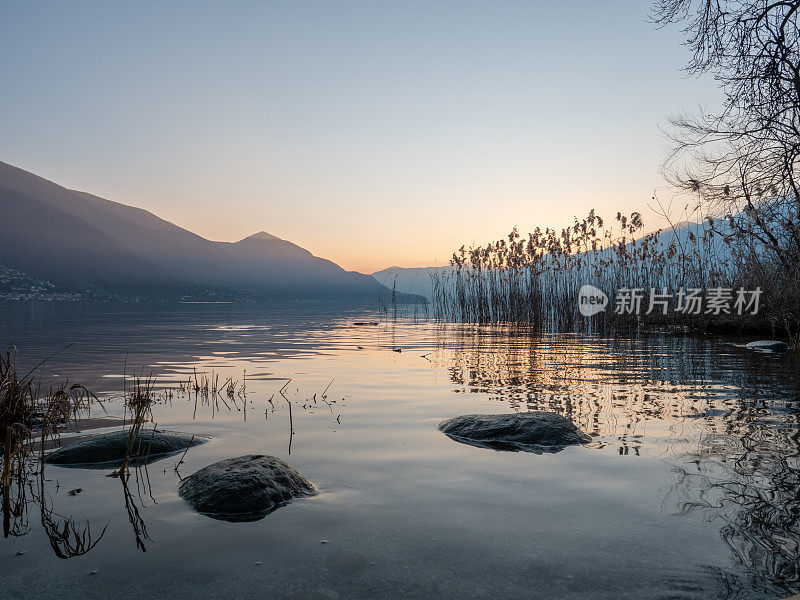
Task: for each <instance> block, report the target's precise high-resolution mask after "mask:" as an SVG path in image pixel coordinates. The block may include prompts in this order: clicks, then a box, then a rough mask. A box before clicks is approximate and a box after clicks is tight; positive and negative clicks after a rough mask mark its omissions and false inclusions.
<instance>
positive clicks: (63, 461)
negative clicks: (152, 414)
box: [45, 428, 207, 468]
mask: <svg viewBox="0 0 800 600" xmlns="http://www.w3.org/2000/svg"><path fill="white" fill-rule="evenodd" d="M128 437H129V432H128V431H127V430H124V429H121V430H119V431H113V432H111V433H104V434H100V435H93V436H90V437H86V438H81V439H79V440H77V441H75V442H71V443H68V444H67V445H66V446H63V447H62V448H59V449H58V450H55V451H53V452H51V453H50V454H48V455H47V456H46V457H45V462H48V463H50V464H53V465H59V466H62V467H83V468H105V467H118V466H120V465H122V463H123V462H124V460H125V451H126V448H127V446H128ZM193 437H194V439H192V438H193ZM206 441H207V440H205V439H204V438H201V437H197V436H192V435H190V434H187V433H179V432H177V431H163V430H160V429H152V428H149V429H142V430H141V431H140V432H139V435H138V437H137V440H136V441H135V442H134V445H133V452H132V453H131V458H130V462H129V464H130V465H131V466H134V465H137V464H138V465H141V464H147V463H151V462H154V461H156V460H159V459H162V458H165V457H167V456H171V455H173V454H177V453H178V452H184V451H186V449H187V448H188V447H189V444H190V443H191V445H192V446H197V445H198V444H202V443H204V442H206Z"/></svg>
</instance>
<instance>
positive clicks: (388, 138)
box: [0, 0, 719, 272]
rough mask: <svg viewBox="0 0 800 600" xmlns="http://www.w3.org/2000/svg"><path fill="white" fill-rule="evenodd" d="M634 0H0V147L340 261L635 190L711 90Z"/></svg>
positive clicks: (380, 261)
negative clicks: (673, 130) (681, 120)
mask: <svg viewBox="0 0 800 600" xmlns="http://www.w3.org/2000/svg"><path fill="white" fill-rule="evenodd" d="M648 10H649V7H648V2H646V1H643V0H626V1H614V2H596V1H587V2H577V1H576V2H568V3H567V2H534V1H532V0H527V1H521V2H494V1H492V2H489V1H486V2H468V1H463V0H459V1H453V2H445V1H433V2H431V1H424V2H376V1H364V2H333V1H325V2H258V3H256V2H241V3H238V2H225V3H221V2H219V3H203V2H195V1H193V2H169V3H161V2H152V3H150V2H136V3H107V2H100V1H98V2H68V3H67V2H52V3H48V2H35V3H29V2H18V1H16V0H15V1H5V0H0V80H1V81H2V84H1V85H2V93H0V160H2V161H4V162H8V163H11V164H14V165H16V166H19V167H22V168H24V169H26V170H29V171H32V172H34V173H36V174H38V175H41V176H43V177H46V178H48V179H52V180H54V181H56V182H57V183H60V184H62V185H65V186H67V187H70V188H75V189H81V190H85V191H89V192H92V193H94V194H97V195H99V196H103V197H105V198H108V199H110V200H115V201H118V202H123V203H125V204H131V205H135V206H139V207H142V208H145V209H147V210H150V211H153V212H155V213H156V214H158V215H159V216H161V217H164V218H166V219H168V220H170V221H173V222H175V223H177V224H179V225H181V226H183V227H186V228H188V229H191V230H192V231H195V232H197V233H199V234H201V235H203V236H205V237H209V238H211V239H215V240H236V239H239V238H242V237H245V236H247V235H249V234H251V233H253V232H256V231H259V230H262V229H263V230H266V231H269V232H270V233H273V234H275V235H277V236H279V237H282V238H285V239H288V240H291V241H293V242H295V243H297V244H299V245H301V246H303V247H305V248H308V249H309V250H311V251H312V252H314V253H315V254H317V255H319V256H324V257H326V258H329V259H331V260H334V261H336V262H337V263H339V264H340V265H342V266H343V267H345V268H348V269H356V270H360V271H363V272H372V271H374V270H378V269H381V268H383V267H387V266H390V265H401V266H429V265H435V264H444V263H446V261H447V259H448V257H449V255H450V253H451V252H452V251H453V250H454V249H455V248H457V247H458V246H460V245H461V244H464V243H466V244H469V243H473V242H475V243H485V242H487V241H490V240H493V239H496V238H498V237H500V236H503V235H504V234H506V233H507V232H508V231H509V230H510V229H511V227H512V226H514V225H516V226H518V227H519V229H520V230H521V231H527V230H529V229H532V228H533V227H535V226H536V225H541V226H556V227H560V226H562V225H565V224H568V223H569V222H571V220H572V217H573V216H583V215H585V214H586V213H587V212H588V210H589V209H591V208H593V207H594V208H596V209H597V211H598V212H599V213H600V214H601V215H609V216H610V215H613V214H615V213H616V211H617V210H624V211H631V210H636V209H640V210H642V211H643V213H644V215H645V221H646V223H647V222H648V219H650V222H652V223H653V224H654V225H655V223H654V222H653V221H654V220H655V217H653V216H651V214H650V213H649V211H648V210H647V209H646V203H647V202H648V201H649V199H650V197H651V195H652V191H653V189H654V188H659V189H662V190H663V191H662V192H661V194H662V196H664V197H665V198H666V199H669V196H670V195H671V192H670V191H669V190H668V189H664V188H665V183H664V182H663V180H662V178H661V175H660V174H659V165H660V163H661V161H662V159H663V158H664V156H665V147H666V140H665V138H664V136H663V134H662V133H661V132H660V131H659V125H664V124H665V121H666V117H667V116H668V115H670V114H674V113H677V112H681V111H689V112H695V111H697V110H698V109H699V107H700V106H701V105H705V106H716V105H717V104H718V102H719V92H718V91H717V89H716V86H715V85H714V82H713V81H709V80H698V79H694V78H687V77H686V76H685V75H684V74H683V73H682V72H681V71H680V68H681V67H682V65H684V64H685V63H686V61H687V59H688V53H687V50H686V49H685V48H683V47H681V46H680V41H681V39H682V34H681V32H680V31H678V30H676V29H667V30H658V29H656V27H655V26H654V25H653V24H652V23H650V22H649V21H648V18H647V17H648Z"/></svg>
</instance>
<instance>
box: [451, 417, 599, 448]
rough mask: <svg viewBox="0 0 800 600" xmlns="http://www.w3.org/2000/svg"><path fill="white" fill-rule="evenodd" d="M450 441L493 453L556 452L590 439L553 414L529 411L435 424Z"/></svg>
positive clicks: (568, 422) (455, 419)
mask: <svg viewBox="0 0 800 600" xmlns="http://www.w3.org/2000/svg"><path fill="white" fill-rule="evenodd" d="M439 429H440V430H441V431H443V432H444V433H445V435H447V436H448V437H450V438H451V439H453V440H455V441H457V442H462V443H464V444H469V445H471V446H478V447H480V448H491V449H493V450H510V451H514V452H516V451H522V452H534V453H536V454H542V453H543V452H553V453H555V452H559V451H561V450H563V449H564V448H565V447H566V446H573V445H577V444H585V443H587V442H590V441H591V440H592V438H590V437H589V436H588V435H586V434H585V433H583V432H582V431H581V430H580V429H578V428H577V427H576V426H575V425H574V424H573V423H572V421H570V420H569V419H567V418H565V417H562V416H561V415H559V414H556V413H550V412H543V411H532V412H527V413H512V414H505V415H462V416H460V417H455V418H452V419H447V420H445V421H442V422H441V423H439Z"/></svg>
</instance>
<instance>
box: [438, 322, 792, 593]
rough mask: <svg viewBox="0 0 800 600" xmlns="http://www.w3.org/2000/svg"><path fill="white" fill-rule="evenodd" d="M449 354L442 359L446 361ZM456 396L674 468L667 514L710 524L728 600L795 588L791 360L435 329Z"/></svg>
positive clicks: (662, 345)
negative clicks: (722, 560)
mask: <svg viewBox="0 0 800 600" xmlns="http://www.w3.org/2000/svg"><path fill="white" fill-rule="evenodd" d="M450 356H452V359H451V360H450V362H449V363H448V357H450ZM438 362H439V363H440V364H444V365H446V366H447V369H448V371H449V375H450V380H451V382H452V383H453V384H454V385H456V387H455V388H454V391H456V392H462V393H463V392H466V393H488V394H492V395H493V396H494V397H495V398H496V400H498V401H504V402H507V403H508V404H509V405H510V406H511V407H512V408H514V409H515V410H518V411H527V410H547V411H553V412H557V413H559V414H562V415H564V416H567V417H569V418H570V419H572V420H573V421H574V422H575V423H576V424H578V425H579V426H580V427H581V428H583V429H584V430H586V431H587V432H590V434H591V435H592V436H593V437H595V438H596V439H597V440H601V442H600V443H599V444H596V445H595V447H601V446H602V445H605V444H612V445H616V449H617V451H618V453H619V454H620V455H625V456H629V455H635V456H639V455H641V454H649V455H650V456H657V457H660V458H663V459H665V460H667V461H668V462H669V464H671V465H672V469H673V472H674V475H675V480H674V483H673V484H672V485H671V486H670V487H669V489H668V490H667V491H666V492H665V493H664V497H663V501H664V509H665V510H666V511H672V512H674V513H675V514H679V515H683V516H691V515H700V516H701V517H702V518H703V519H704V520H705V522H707V523H710V524H716V526H718V527H719V531H720V536H721V538H722V539H723V540H724V542H725V543H726V544H727V546H728V547H729V548H730V550H731V554H732V558H733V562H734V567H733V568H731V569H721V568H716V567H715V568H713V569H709V570H710V571H711V572H712V574H713V576H714V577H715V578H716V579H718V581H719V584H720V587H721V589H723V590H725V596H724V597H725V598H743V597H747V595H748V593H750V592H752V591H754V590H755V591H757V592H759V593H764V594H769V595H772V596H774V597H780V596H788V595H790V594H793V593H797V592H798V591H799V590H800V561H799V560H798V556H800V402H799V401H798V400H799V399H800V393H799V392H798V386H797V365H796V363H794V362H792V360H791V359H785V360H774V359H769V360H768V359H765V358H764V357H763V356H755V357H754V356H752V355H751V354H748V353H747V352H744V351H739V350H737V349H735V348H734V347H732V345H726V344H724V343H720V342H711V341H708V340H698V339H690V338H669V337H659V338H654V339H652V338H651V339H648V338H641V339H635V340H626V339H623V340H617V339H606V340H604V339H597V338H586V337H574V338H570V337H569V336H566V337H563V336H562V337H551V338H550V339H548V338H547V337H545V338H541V337H535V336H528V335H527V334H526V333H525V332H520V331H519V330H505V331H502V330H501V331H499V332H496V331H488V332H487V331H485V330H483V331H482V330H475V331H464V330H462V331H461V332H457V333H456V334H455V335H453V334H452V333H448V335H442V336H441V337H440V341H439V350H438Z"/></svg>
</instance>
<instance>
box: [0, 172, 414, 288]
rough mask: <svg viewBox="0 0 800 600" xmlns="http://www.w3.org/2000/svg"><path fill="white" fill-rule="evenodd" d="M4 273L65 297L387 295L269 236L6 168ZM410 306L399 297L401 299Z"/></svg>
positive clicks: (2, 190)
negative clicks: (212, 229) (231, 232)
mask: <svg viewBox="0 0 800 600" xmlns="http://www.w3.org/2000/svg"><path fill="white" fill-rule="evenodd" d="M0 240H1V241H2V243H0V265H5V266H7V267H11V268H14V269H17V270H19V271H23V272H24V273H27V274H28V275H31V276H33V277H38V278H41V279H46V280H49V281H52V282H54V283H56V284H57V285H58V286H59V287H61V288H63V289H66V290H76V291H81V290H85V289H87V288H97V289H102V290H105V291H109V292H123V293H128V294H131V293H132V294H136V295H143V296H159V295H175V294H179V295H180V294H187V293H188V294H192V295H198V294H200V295H202V294H203V293H214V294H219V293H225V294H228V295H231V294H233V295H236V294H239V295H241V294H243V293H246V294H247V295H248V297H261V298H271V299H324V300H341V301H376V300H378V299H379V298H380V297H383V298H386V299H390V298H391V291H390V290H388V289H387V288H386V287H384V286H382V285H381V284H379V283H378V282H377V281H375V279H373V278H372V277H370V276H368V275H362V274H360V273H356V272H352V271H345V270H344V269H342V268H341V267H339V266H338V265H336V264H335V263H333V262H331V261H329V260H325V259H322V258H318V257H316V256H314V255H313V254H311V253H310V252H308V251H307V250H304V249H303V248H300V247H299V246H297V245H295V244H292V243H291V242H288V241H286V240H282V239H280V238H277V237H275V236H273V235H270V234H268V233H266V232H264V231H261V232H259V233H256V234H254V235H251V236H249V237H247V238H245V239H243V240H240V241H238V242H233V243H231V242H215V241H211V240H207V239H205V238H203V237H201V236H199V235H197V234H194V233H192V232H191V231H187V230H186V229H183V228H181V227H179V226H177V225H175V224H173V223H170V222H169V221H165V220H164V219H161V218H159V217H157V216H156V215H154V214H152V213H150V212H148V211H146V210H143V209H140V208H135V207H132V206H126V205H124V204H119V203H117V202H112V201H110V200H105V199H103V198H99V197H97V196H93V195H92V194H88V193H85V192H78V191H73V190H68V189H66V188H64V187H62V186H60V185H57V184H55V183H53V182H51V181H48V180H46V179H43V178H41V177H38V176H37V175H34V174H32V173H29V172H27V171H24V170H22V169H19V168H17V167H14V166H11V165H8V164H6V163H2V162H0ZM410 300H414V298H413V297H410V296H407V295H402V296H401V297H400V298H399V299H398V301H401V302H402V301H410Z"/></svg>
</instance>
